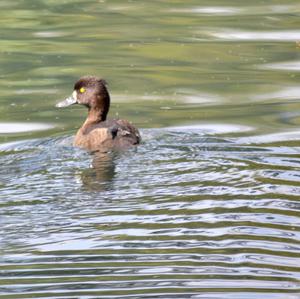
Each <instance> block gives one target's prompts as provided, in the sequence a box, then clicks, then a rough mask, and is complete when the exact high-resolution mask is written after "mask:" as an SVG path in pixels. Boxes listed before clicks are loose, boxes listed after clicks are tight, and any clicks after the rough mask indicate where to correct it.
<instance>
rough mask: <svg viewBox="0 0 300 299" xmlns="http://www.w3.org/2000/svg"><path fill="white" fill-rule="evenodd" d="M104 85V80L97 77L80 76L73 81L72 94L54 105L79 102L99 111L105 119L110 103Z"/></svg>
mask: <svg viewBox="0 0 300 299" xmlns="http://www.w3.org/2000/svg"><path fill="white" fill-rule="evenodd" d="M106 85H107V83H106V81H105V80H103V79H101V78H98V77H94V76H84V77H81V78H80V79H79V80H78V81H77V82H76V83H75V85H74V90H73V93H72V95H71V96H70V97H68V98H66V99H65V100H64V101H62V102H59V103H57V104H56V107H59V108H61V107H67V106H70V105H73V104H81V105H84V106H86V107H87V108H88V109H89V110H95V111H99V112H100V113H101V116H102V117H101V118H102V120H105V119H106V115H107V113H108V110H109V105H110V97H109V93H108V90H107V88H106Z"/></svg>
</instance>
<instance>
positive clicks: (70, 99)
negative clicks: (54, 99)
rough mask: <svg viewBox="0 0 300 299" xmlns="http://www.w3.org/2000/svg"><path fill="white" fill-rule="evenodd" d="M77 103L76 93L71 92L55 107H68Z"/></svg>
mask: <svg viewBox="0 0 300 299" xmlns="http://www.w3.org/2000/svg"><path fill="white" fill-rule="evenodd" d="M76 103H77V96H76V93H75V92H73V93H72V95H71V96H70V97H68V98H66V99H65V100H63V101H62V102H59V103H57V104H56V105H55V107H58V108H62V107H68V106H70V105H73V104H76Z"/></svg>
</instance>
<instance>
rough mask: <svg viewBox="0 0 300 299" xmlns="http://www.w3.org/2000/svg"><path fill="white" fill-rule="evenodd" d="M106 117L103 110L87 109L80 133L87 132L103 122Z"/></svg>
mask: <svg viewBox="0 0 300 299" xmlns="http://www.w3.org/2000/svg"><path fill="white" fill-rule="evenodd" d="M106 115H107V114H106V113H105V111H103V109H100V108H93V109H89V113H88V117H87V119H86V120H85V122H84V124H83V125H82V127H81V132H82V133H83V134H85V133H86V132H87V130H88V129H89V128H91V127H92V126H93V125H96V124H98V123H100V122H102V121H105V120H106Z"/></svg>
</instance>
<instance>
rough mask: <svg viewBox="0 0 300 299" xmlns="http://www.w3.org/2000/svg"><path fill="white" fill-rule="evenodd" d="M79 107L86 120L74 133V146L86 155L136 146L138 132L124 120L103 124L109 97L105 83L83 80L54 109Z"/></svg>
mask: <svg viewBox="0 0 300 299" xmlns="http://www.w3.org/2000/svg"><path fill="white" fill-rule="evenodd" d="M72 104H81V105H84V106H86V107H87V108H88V117H87V119H86V121H85V122H84V124H83V125H82V127H81V128H80V129H79V130H78V132H77V134H76V136H75V140H74V145H75V146H78V147H81V148H85V149H87V150H89V151H107V150H111V149H122V148H126V147H130V146H134V145H137V144H139V143H140V141H141V137H140V133H139V131H138V130H137V129H136V128H135V127H134V126H133V125H132V124H130V123H129V122H128V121H127V120H123V119H111V120H107V119H106V117H107V114H108V111H109V106H110V96H109V93H108V90H107V87H106V82H105V80H103V79H101V78H98V77H93V76H85V77H82V78H80V79H79V80H78V81H77V82H76V83H75V85H74V91H73V93H72V95H71V96H70V97H69V98H67V99H65V100H64V101H62V102H60V103H58V104H57V105H56V107H66V106H69V105H72Z"/></svg>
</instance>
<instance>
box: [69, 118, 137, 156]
mask: <svg viewBox="0 0 300 299" xmlns="http://www.w3.org/2000/svg"><path fill="white" fill-rule="evenodd" d="M140 142H141V136H140V133H139V131H138V130H137V129H136V128H135V127H134V126H133V125H132V124H131V123H130V122H128V121H127V120H123V119H109V120H105V121H102V122H100V123H97V124H94V125H90V126H86V127H82V128H81V129H80V130H79V131H78V132H77V134H76V137H75V140H74V145H76V146H79V147H82V148H85V149H88V150H90V151H97V150H109V149H122V148H127V147H130V146H134V145H137V144H139V143H140Z"/></svg>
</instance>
